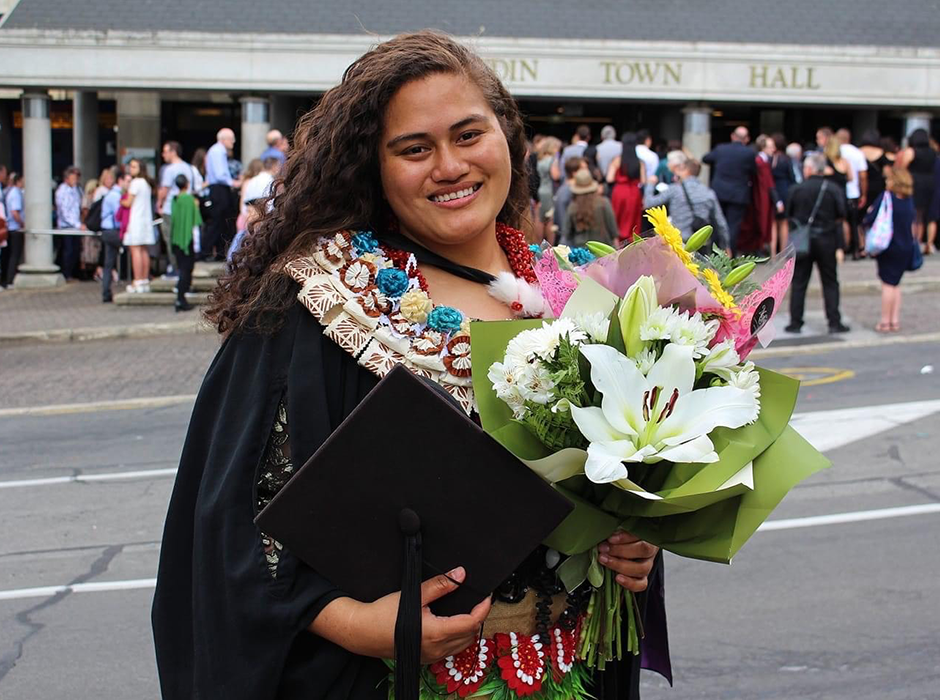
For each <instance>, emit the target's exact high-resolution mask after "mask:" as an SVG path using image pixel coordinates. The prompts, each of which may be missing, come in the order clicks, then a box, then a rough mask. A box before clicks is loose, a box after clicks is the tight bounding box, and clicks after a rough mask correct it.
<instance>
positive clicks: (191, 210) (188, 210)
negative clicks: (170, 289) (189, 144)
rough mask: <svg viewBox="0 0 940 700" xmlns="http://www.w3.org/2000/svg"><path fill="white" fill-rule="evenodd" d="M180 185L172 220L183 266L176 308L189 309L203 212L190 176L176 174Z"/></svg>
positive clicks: (175, 249)
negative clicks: (191, 190) (190, 182)
mask: <svg viewBox="0 0 940 700" xmlns="http://www.w3.org/2000/svg"><path fill="white" fill-rule="evenodd" d="M175 182H176V186H177V187H178V188H179V194H178V195H176V198H175V199H174V200H173V206H172V210H171V214H170V216H171V220H172V222H173V224H172V226H173V228H172V231H171V234H170V244H171V245H172V246H173V254H174V255H175V256H176V262H177V266H178V267H179V273H180V276H179V279H178V280H177V282H176V290H177V297H176V310H177V311H189V310H190V309H192V308H193V307H192V305H191V304H190V303H189V302H187V301H186V292H188V291H189V287H190V285H191V284H192V280H193V265H194V264H195V261H196V249H197V247H198V240H197V237H198V236H199V227H200V226H202V216H201V215H200V214H199V204H198V203H197V202H196V198H195V197H193V195H192V194H190V192H189V180H187V179H186V176H185V175H177V176H176V181H175Z"/></svg>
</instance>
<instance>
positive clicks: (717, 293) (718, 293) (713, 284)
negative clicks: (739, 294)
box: [702, 267, 741, 318]
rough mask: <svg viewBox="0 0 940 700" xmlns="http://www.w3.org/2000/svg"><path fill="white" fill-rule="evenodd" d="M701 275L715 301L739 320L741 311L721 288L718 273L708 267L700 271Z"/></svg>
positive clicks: (732, 298)
mask: <svg viewBox="0 0 940 700" xmlns="http://www.w3.org/2000/svg"><path fill="white" fill-rule="evenodd" d="M702 274H703V275H704V277H705V281H706V282H708V287H709V289H710V290H711V293H712V296H713V297H714V298H715V301H717V302H718V303H719V304H721V305H722V306H724V307H725V308H726V309H728V310H729V311H731V312H733V313H734V315H735V316H736V317H737V318H741V309H739V308H738V305H737V304H735V303H734V297H733V296H731V294H730V293H728V291H727V290H726V289H725V288H724V287H722V286H721V280H720V279H719V278H718V273H717V272H715V271H714V270H713V269H711V268H710V267H707V268H705V269H704V270H703V271H702Z"/></svg>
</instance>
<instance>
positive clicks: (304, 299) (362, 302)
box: [286, 223, 537, 414]
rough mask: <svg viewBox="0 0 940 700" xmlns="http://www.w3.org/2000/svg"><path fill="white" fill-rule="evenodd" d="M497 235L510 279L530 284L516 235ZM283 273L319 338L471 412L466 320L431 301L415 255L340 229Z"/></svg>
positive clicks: (525, 251)
mask: <svg viewBox="0 0 940 700" xmlns="http://www.w3.org/2000/svg"><path fill="white" fill-rule="evenodd" d="M496 237H497V240H498V241H499V244H500V246H501V247H502V249H503V251H504V252H505V253H506V256H507V258H508V259H509V263H510V266H511V267H512V270H513V274H514V275H515V276H516V277H517V278H519V279H522V280H525V281H526V282H528V283H532V284H534V283H535V282H536V281H537V280H536V276H535V271H534V270H533V268H532V254H531V252H530V251H529V248H528V246H527V245H526V242H525V236H524V235H523V234H522V232H521V231H518V230H517V229H514V228H512V227H510V226H506V225H505V224H501V223H497V224H496ZM286 269H287V272H288V273H289V274H290V275H291V276H292V277H293V278H294V279H295V280H297V282H299V283H300V284H301V285H302V287H301V290H300V292H299V293H298V295H297V298H298V299H299V300H300V301H301V303H303V304H304V306H306V307H307V309H309V310H310V312H311V313H313V315H314V316H315V317H316V318H317V319H318V320H319V321H320V322H321V323H322V324H323V325H324V327H325V330H324V334H325V335H326V336H327V337H329V338H330V339H331V340H333V341H334V342H336V343H337V344H338V345H339V346H340V347H342V348H343V349H344V350H346V351H347V352H348V353H349V354H351V355H352V356H353V357H355V358H356V360H357V361H358V362H359V364H360V365H362V366H363V367H365V368H366V369H368V370H370V371H371V372H373V373H374V374H377V375H378V376H380V377H381V376H384V375H385V374H386V373H387V372H388V371H389V370H391V368H392V367H393V366H395V365H396V364H404V365H406V366H407V367H408V368H409V369H410V370H411V371H412V372H414V373H415V374H418V375H419V376H423V377H426V378H428V379H432V380H434V381H436V382H438V383H439V384H441V385H442V386H443V387H444V388H445V389H446V390H447V391H448V392H449V393H450V394H451V395H452V396H454V398H456V399H457V401H458V402H459V403H460V404H461V406H462V407H463V408H464V410H465V411H466V412H467V413H468V414H470V413H471V412H472V410H473V390H472V387H471V380H470V372H471V364H470V321H471V319H470V318H469V317H468V316H466V315H465V314H464V313H463V312H461V311H460V310H458V309H456V308H454V307H451V306H444V305H435V304H434V302H432V301H431V298H430V296H429V295H428V283H427V280H426V279H425V278H424V275H422V274H421V271H420V270H419V269H418V261H417V259H416V258H415V256H414V254H412V253H409V252H407V251H403V250H398V249H396V248H392V247H390V246H385V245H382V244H380V243H379V242H378V240H377V238H376V236H375V234H373V233H372V232H371V231H356V232H354V231H339V232H337V233H335V234H333V235H332V236H328V237H325V238H324V239H321V241H320V242H319V244H318V245H317V247H316V249H315V250H314V251H313V253H312V254H311V255H309V256H307V257H303V258H298V259H296V260H293V261H291V262H290V263H288V264H287V266H286ZM510 305H511V306H513V310H514V311H517V312H519V311H521V310H522V306H521V305H519V308H518V309H517V308H516V307H515V306H514V305H513V304H510Z"/></svg>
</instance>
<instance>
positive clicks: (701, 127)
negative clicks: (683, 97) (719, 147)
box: [682, 105, 712, 184]
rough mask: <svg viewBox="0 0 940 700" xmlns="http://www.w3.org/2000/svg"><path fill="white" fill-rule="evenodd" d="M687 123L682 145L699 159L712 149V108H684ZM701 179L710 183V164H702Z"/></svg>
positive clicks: (696, 106) (699, 106)
mask: <svg viewBox="0 0 940 700" xmlns="http://www.w3.org/2000/svg"><path fill="white" fill-rule="evenodd" d="M682 113H683V114H684V115H685V120H684V121H685V123H684V127H683V132H682V147H683V148H685V149H686V150H687V151H689V152H690V153H691V154H692V156H693V157H694V158H696V159H698V160H701V159H702V156H704V155H705V154H706V153H708V152H709V151H710V150H711V149H712V108H711V107H708V106H706V105H689V106H687V107H686V108H685V109H683V110H682ZM699 179H700V180H701V181H702V182H704V183H705V184H708V166H707V165H703V166H702V172H701V174H700V175H699Z"/></svg>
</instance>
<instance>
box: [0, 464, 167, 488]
mask: <svg viewBox="0 0 940 700" xmlns="http://www.w3.org/2000/svg"><path fill="white" fill-rule="evenodd" d="M175 474H176V467H170V468H167V469H138V470H136V471H128V472H105V473H103V474H76V475H73V476H50V477H48V478H45V479H20V480H18V481H0V489H18V488H25V487H27V486H53V485H55V484H72V483H84V482H92V481H122V480H124V479H154V478H159V477H164V476H174V475H175Z"/></svg>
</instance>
